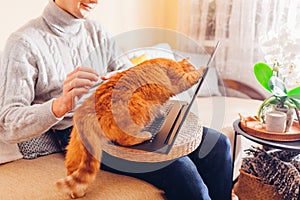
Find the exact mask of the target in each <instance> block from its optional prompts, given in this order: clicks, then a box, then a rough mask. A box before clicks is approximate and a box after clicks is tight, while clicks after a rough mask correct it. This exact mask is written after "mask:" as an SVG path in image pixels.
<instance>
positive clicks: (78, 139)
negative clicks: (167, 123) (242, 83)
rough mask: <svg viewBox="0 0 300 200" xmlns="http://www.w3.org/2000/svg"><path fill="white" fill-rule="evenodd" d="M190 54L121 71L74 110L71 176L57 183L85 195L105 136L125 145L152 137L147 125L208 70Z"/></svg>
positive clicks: (68, 158)
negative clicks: (193, 61)
mask: <svg viewBox="0 0 300 200" xmlns="http://www.w3.org/2000/svg"><path fill="white" fill-rule="evenodd" d="M203 69H204V68H201V69H199V70H197V69H195V68H194V67H193V66H192V65H191V64H190V63H189V62H188V61H187V60H186V59H183V60H182V61H180V62H176V61H173V60H170V59H164V58H157V59H152V60H148V61H144V62H143V63H141V64H138V65H136V66H135V67H132V68H130V69H128V70H125V71H122V72H120V73H117V74H116V75H114V76H113V77H112V78H110V79H109V80H108V81H106V82H104V83H103V84H101V85H100V86H99V87H98V88H97V90H96V92H95V94H94V95H92V96H91V97H89V98H87V99H86V100H85V101H84V102H83V104H82V105H81V106H80V107H79V108H78V109H77V110H76V111H75V113H74V117H73V120H74V126H73V130H72V133H71V136H70V142H69V145H68V146H67V154H66V162H65V164H66V167H67V170H68V176H67V177H66V178H65V179H61V180H59V181H58V182H57V183H56V186H57V187H58V188H59V189H62V190H65V191H66V192H68V193H69V194H70V195H71V197H72V198H77V197H81V196H84V195H85V193H86V190H87V188H88V185H89V184H90V182H92V181H93V180H94V178H95V176H96V173H97V171H98V170H99V167H100V160H101V141H104V142H105V140H107V139H108V140H111V141H113V142H114V143H116V144H118V145H122V146H130V145H135V144H139V143H142V142H144V141H146V140H149V139H150V138H151V136H152V135H151V134H150V133H149V132H142V131H141V130H142V128H143V127H144V126H145V125H147V124H149V123H150V122H151V121H152V120H153V119H154V118H155V117H157V116H158V115H159V114H161V113H160V106H161V105H163V104H164V103H165V102H166V101H167V100H168V99H169V98H170V97H171V96H174V95H176V94H178V93H180V92H182V91H185V90H187V89H188V88H190V87H191V86H193V85H194V84H195V83H197V81H198V80H199V78H200V77H202V75H203Z"/></svg>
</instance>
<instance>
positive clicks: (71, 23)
mask: <svg viewBox="0 0 300 200" xmlns="http://www.w3.org/2000/svg"><path fill="white" fill-rule="evenodd" d="M42 17H43V19H44V20H45V21H46V23H47V24H48V25H49V27H50V29H51V30H52V31H53V32H54V33H56V34H57V35H59V36H63V35H75V34H76V33H78V31H79V30H80V27H81V25H82V24H83V22H84V21H85V19H78V18H76V17H74V16H73V15H71V14H69V13H67V12H66V11H64V10H63V9H61V8H60V7H58V6H57V5H56V4H55V3H54V1H53V0H50V1H49V3H48V5H47V6H46V8H45V9H44V12H43V14H42Z"/></svg>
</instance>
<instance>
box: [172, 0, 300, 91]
mask: <svg viewBox="0 0 300 200" xmlns="http://www.w3.org/2000/svg"><path fill="white" fill-rule="evenodd" d="M178 3H179V8H180V9H179V19H178V30H179V31H180V32H183V33H185V34H187V35H188V36H190V37H191V38H193V39H194V40H196V41H197V42H198V43H199V44H201V45H203V46H205V47H207V48H210V47H213V46H214V45H215V44H216V41H217V40H220V41H221V45H222V48H221V49H220V51H219V52H218V55H217V57H216V67H217V70H218V72H219V75H220V76H221V77H222V78H231V79H234V80H240V81H242V82H247V83H248V84H250V83H251V84H252V82H256V80H255V78H254V75H253V72H252V70H253V64H254V63H255V62H257V61H263V60H264V55H263V54H262V52H261V49H260V46H259V39H260V38H261V37H262V36H264V35H266V34H267V33H268V32H269V31H274V32H278V31H280V30H281V29H282V28H283V27H285V28H289V29H290V30H292V32H291V33H294V34H297V33H299V31H300V1H299V0H249V1H248V0H179V1H178ZM298 35H299V37H300V34H298ZM258 87H259V86H258Z"/></svg>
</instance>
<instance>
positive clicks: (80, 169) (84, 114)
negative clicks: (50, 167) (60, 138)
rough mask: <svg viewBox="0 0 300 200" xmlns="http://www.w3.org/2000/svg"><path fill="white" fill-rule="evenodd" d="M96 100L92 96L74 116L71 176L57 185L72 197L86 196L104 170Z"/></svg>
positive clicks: (69, 153)
mask: <svg viewBox="0 0 300 200" xmlns="http://www.w3.org/2000/svg"><path fill="white" fill-rule="evenodd" d="M93 99H94V98H93V95H92V96H91V97H89V98H88V99H87V100H85V101H84V102H83V104H82V105H81V106H80V107H79V108H78V109H77V110H76V111H75V113H74V116H73V121H74V125H73V130H72V133H71V137H70V142H69V145H68V146H67V154H66V162H65V165H66V167H67V170H68V176H67V177H66V178H64V179H61V180H59V181H57V182H56V187H57V188H58V189H60V190H62V191H64V192H66V193H68V194H69V195H70V196H71V197H72V198H79V197H82V196H84V195H85V194H86V191H87V188H88V186H89V184H90V183H91V182H92V181H93V180H94V179H95V177H96V174H97V172H98V171H99V168H100V160H101V154H102V151H101V137H102V136H101V135H102V134H101V132H100V131H101V130H100V128H99V124H98V120H97V117H96V114H95V111H94V105H95V102H94V101H93Z"/></svg>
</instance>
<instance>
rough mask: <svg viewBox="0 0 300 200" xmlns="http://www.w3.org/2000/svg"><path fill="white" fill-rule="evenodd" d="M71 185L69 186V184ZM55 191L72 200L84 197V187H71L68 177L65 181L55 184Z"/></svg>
mask: <svg viewBox="0 0 300 200" xmlns="http://www.w3.org/2000/svg"><path fill="white" fill-rule="evenodd" d="M70 183H71V184H70ZM55 186H56V188H57V189H59V190H61V191H63V192H65V193H68V194H69V195H70V197H71V198H72V199H77V198H81V197H83V196H85V194H86V190H87V187H86V185H80V184H79V185H73V184H72V182H71V178H70V176H68V177H66V178H65V179H60V180H58V181H57V182H56V183H55Z"/></svg>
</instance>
